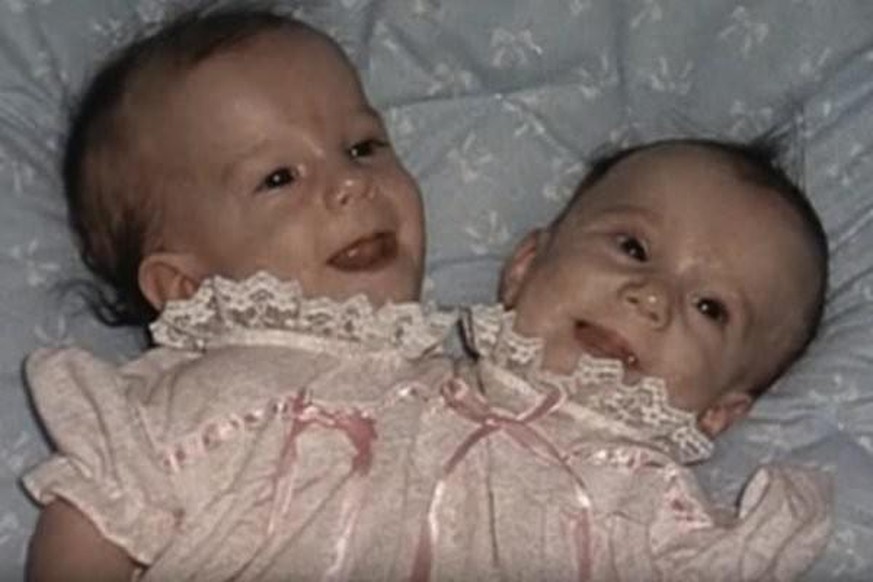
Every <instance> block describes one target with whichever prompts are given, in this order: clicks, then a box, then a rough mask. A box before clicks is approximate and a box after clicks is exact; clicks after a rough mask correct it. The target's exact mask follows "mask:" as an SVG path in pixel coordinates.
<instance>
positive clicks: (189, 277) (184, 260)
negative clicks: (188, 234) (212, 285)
mask: <svg viewBox="0 0 873 582" xmlns="http://www.w3.org/2000/svg"><path fill="white" fill-rule="evenodd" d="M202 279H203V275H202V269H201V268H200V264H199V261H197V259H196V258H195V257H194V256H193V255H188V254H183V253H152V254H150V255H148V256H147V257H146V258H145V259H143V261H142V263H140V265H139V289H140V291H142V294H143V295H144V296H145V298H146V299H147V300H148V302H149V303H150V304H151V306H152V307H154V308H155V309H156V310H158V311H161V310H162V309H163V308H164V306H165V305H166V304H167V302H168V301H174V300H177V299H188V298H189V297H191V296H192V295H193V294H194V292H195V291H197V288H198V287H199V286H200V281H201V280H202Z"/></svg>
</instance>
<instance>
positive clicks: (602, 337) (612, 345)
mask: <svg viewBox="0 0 873 582" xmlns="http://www.w3.org/2000/svg"><path fill="white" fill-rule="evenodd" d="M573 333H574V335H575V337H576V340H577V341H578V342H579V344H580V345H581V346H582V351H584V352H585V353H586V354H588V355H589V356H593V357H595V358H609V359H612V360H619V361H621V363H622V364H624V366H625V368H627V369H635V368H636V367H637V365H638V364H639V358H638V357H637V355H636V354H635V353H634V352H633V350H632V349H631V347H630V345H628V343H627V342H626V341H625V340H624V338H622V337H621V336H620V335H618V334H617V333H615V332H612V331H610V330H608V329H605V328H602V327H600V326H599V325H597V324H594V323H589V322H587V321H577V322H576V325H575V328H574V330H573Z"/></svg>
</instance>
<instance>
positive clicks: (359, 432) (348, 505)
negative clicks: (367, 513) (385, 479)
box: [267, 390, 377, 580]
mask: <svg viewBox="0 0 873 582" xmlns="http://www.w3.org/2000/svg"><path fill="white" fill-rule="evenodd" d="M286 404H287V408H286V412H285V414H286V415H287V416H288V417H289V419H290V423H289V424H288V429H287V431H286V434H285V441H284V443H283V446H282V453H281V457H280V460H279V465H278V467H277V469H276V473H275V475H274V478H273V501H272V509H271V511H270V519H269V522H268V524H267V536H268V537H270V536H271V535H272V534H273V533H274V532H275V528H276V523H277V521H278V520H279V519H281V518H283V517H284V516H285V515H286V514H287V512H288V510H289V508H290V506H291V503H292V500H293V498H294V478H295V476H296V468H297V459H298V452H297V439H298V437H300V435H301V434H303V433H304V432H306V430H307V429H309V428H310V427H312V426H320V427H323V428H328V429H333V430H338V431H341V432H342V433H344V434H345V436H346V437H347V438H348V440H349V442H350V443H351V444H352V447H354V449H355V455H354V456H353V457H352V459H351V467H350V468H349V472H348V473H347V474H346V476H345V477H344V478H343V480H342V482H345V481H347V480H349V479H354V482H353V483H352V484H351V486H350V487H349V488H348V489H347V490H346V494H345V496H344V498H343V502H342V510H341V517H340V524H341V527H340V532H341V534H340V537H339V539H338V540H337V542H336V544H335V548H336V552H335V559H334V562H333V564H331V566H330V568H329V569H328V571H327V573H326V576H325V577H326V579H328V580H334V579H342V578H343V575H344V572H345V569H346V556H347V554H348V549H349V542H350V539H351V534H352V531H353V530H354V527H355V523H356V522H357V519H358V516H359V515H360V512H361V508H362V506H363V498H364V493H365V491H366V477H367V475H368V474H369V472H370V468H371V467H372V464H373V441H374V440H375V439H376V436H377V435H376V429H375V426H374V423H373V419H372V418H369V417H368V416H367V415H366V414H364V413H362V412H361V411H359V410H337V411H329V410H325V409H324V408H322V407H320V406H318V405H316V404H313V403H312V402H311V400H310V399H309V395H308V393H307V392H306V391H305V390H301V391H300V392H298V394H297V395H296V396H294V397H292V398H289V399H288V401H287V402H286Z"/></svg>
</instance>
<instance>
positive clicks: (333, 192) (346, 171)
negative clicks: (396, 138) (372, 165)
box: [327, 163, 372, 208]
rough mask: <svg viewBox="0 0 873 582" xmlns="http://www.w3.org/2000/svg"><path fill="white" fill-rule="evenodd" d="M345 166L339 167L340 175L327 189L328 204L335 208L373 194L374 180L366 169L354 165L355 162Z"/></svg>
mask: <svg viewBox="0 0 873 582" xmlns="http://www.w3.org/2000/svg"><path fill="white" fill-rule="evenodd" d="M345 166H346V167H343V168H338V169H337V170H338V172H337V173H338V175H336V176H335V179H334V180H332V181H331V182H330V185H329V187H328V189H327V197H328V206H331V207H333V208H342V207H345V206H348V205H350V204H354V203H355V202H357V201H358V200H360V199H362V198H369V197H371V196H372V181H371V180H370V178H369V176H368V175H367V173H366V170H364V169H363V168H357V167H354V164H353V163H347V164H345Z"/></svg>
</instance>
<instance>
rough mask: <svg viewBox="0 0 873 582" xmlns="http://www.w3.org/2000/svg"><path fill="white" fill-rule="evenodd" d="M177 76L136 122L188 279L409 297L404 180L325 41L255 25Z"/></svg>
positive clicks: (414, 232) (418, 255) (164, 246)
mask: <svg viewBox="0 0 873 582" xmlns="http://www.w3.org/2000/svg"><path fill="white" fill-rule="evenodd" d="M179 77H180V78H179V80H178V82H177V83H176V85H175V86H174V87H172V88H171V89H169V90H165V91H161V92H160V93H159V95H158V97H159V99H160V100H158V98H155V102H154V103H152V104H151V105H152V106H151V107H147V108H145V109H146V111H147V112H146V114H145V115H144V117H143V118H141V119H139V120H138V121H137V123H140V124H142V125H140V127H139V129H140V132H139V133H141V134H144V136H145V137H144V138H143V139H142V140H141V141H142V143H140V144H139V146H140V147H141V148H142V150H143V151H145V152H146V153H147V156H148V159H150V160H152V165H151V167H152V168H154V169H155V171H159V172H161V173H162V174H163V175H164V176H165V178H166V179H164V180H163V182H162V183H163V184H164V186H163V189H164V191H163V192H161V193H160V196H161V205H162V207H163V208H161V209H160V216H161V228H160V232H159V233H158V238H159V239H160V248H159V249H158V250H159V251H160V252H161V253H164V256H170V257H174V258H176V259H178V258H180V257H181V258H182V259H183V260H179V261H177V262H176V263H175V264H177V265H183V266H184V268H186V269H188V271H189V274H190V275H191V276H192V278H193V279H195V280H196V282H199V280H202V278H203V277H205V276H208V275H212V274H220V275H223V276H226V277H231V278H242V277H246V276H248V275H251V274H253V273H254V272H256V271H258V270H267V271H270V272H271V273H273V274H274V275H276V276H278V277H280V278H285V279H296V280H298V281H300V283H301V284H302V286H303V289H304V291H305V292H306V293H307V294H309V295H326V296H330V297H334V298H346V297H348V296H351V295H353V294H356V293H364V294H365V295H367V296H368V297H370V299H371V300H373V301H374V302H376V303H382V302H384V301H388V300H391V301H395V302H397V301H405V300H413V299H416V298H417V297H418V295H419V291H420V285H421V278H422V269H423V255H424V236H423V215H422V205H421V199H420V195H419V191H418V188H417V186H416V183H415V182H414V181H413V179H412V178H411V176H410V175H409V174H408V173H407V172H406V170H405V169H404V168H403V167H402V165H401V163H400V161H399V160H398V158H397V157H396V155H395V153H394V151H393V150H392V148H391V145H390V143H389V139H388V135H387V133H386V130H385V127H384V126H383V124H382V121H381V119H380V117H379V115H378V114H377V113H376V112H375V111H374V110H373V109H372V107H371V106H370V104H369V102H368V101H367V99H366V97H365V95H364V93H363V91H362V88H361V85H360V82H359V79H358V77H357V74H356V73H355V71H354V70H353V69H352V68H351V67H350V66H349V64H348V62H347V61H346V60H345V58H344V57H343V56H341V54H340V53H339V52H338V50H337V49H336V48H335V47H334V46H332V45H331V44H330V43H328V42H327V41H326V40H325V39H323V38H321V37H319V36H318V35H316V34H314V33H312V32H310V31H306V30H304V31H299V32H293V33H288V32H283V33H265V34H262V35H260V36H259V37H256V38H254V39H251V40H249V41H246V42H244V43H241V44H240V45H239V46H237V47H232V48H230V49H229V50H225V51H223V52H220V53H217V54H215V55H213V56H210V57H208V58H207V59H206V60H205V61H203V62H202V63H200V64H198V65H196V66H195V67H194V68H193V69H191V70H186V71H185V72H183V73H181V74H179ZM140 280H141V282H142V281H143V277H142V270H141V277H140Z"/></svg>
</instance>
